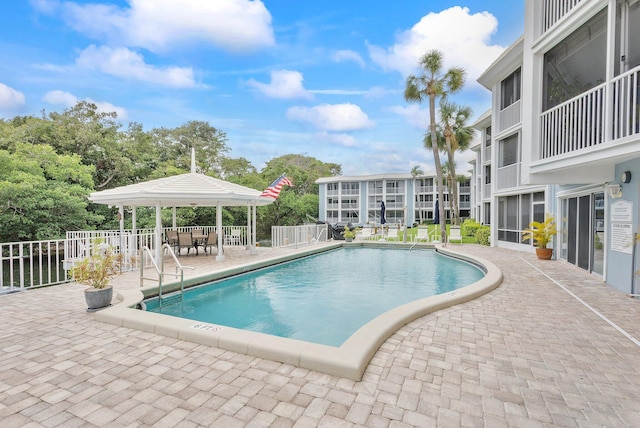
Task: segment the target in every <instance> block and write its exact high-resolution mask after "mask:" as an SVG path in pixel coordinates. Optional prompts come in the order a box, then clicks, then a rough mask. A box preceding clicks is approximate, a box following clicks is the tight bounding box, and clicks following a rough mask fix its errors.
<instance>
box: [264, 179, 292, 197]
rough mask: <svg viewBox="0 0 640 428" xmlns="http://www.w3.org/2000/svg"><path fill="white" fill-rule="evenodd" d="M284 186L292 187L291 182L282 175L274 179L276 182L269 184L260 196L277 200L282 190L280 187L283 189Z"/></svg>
mask: <svg viewBox="0 0 640 428" xmlns="http://www.w3.org/2000/svg"><path fill="white" fill-rule="evenodd" d="M285 184H286V185H287V186H290V187H293V183H292V182H291V180H289V179H288V178H287V177H285V176H284V174H282V175H281V176H280V177H278V178H276V181H274V182H273V183H271V185H270V186H269V187H267V188H266V189H264V192H262V193H261V194H260V196H264V197H267V198H273V199H278V196H280V191H281V190H282V187H284V185H285Z"/></svg>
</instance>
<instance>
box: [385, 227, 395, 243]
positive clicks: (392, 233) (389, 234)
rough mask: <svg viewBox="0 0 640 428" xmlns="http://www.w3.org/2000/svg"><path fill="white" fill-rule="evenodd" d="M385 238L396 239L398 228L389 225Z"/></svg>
mask: <svg viewBox="0 0 640 428" xmlns="http://www.w3.org/2000/svg"><path fill="white" fill-rule="evenodd" d="M386 239H389V240H392V241H395V240H397V239H398V228H396V227H390V228H389V229H388V230H387V236H386Z"/></svg>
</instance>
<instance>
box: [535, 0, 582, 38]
mask: <svg viewBox="0 0 640 428" xmlns="http://www.w3.org/2000/svg"><path fill="white" fill-rule="evenodd" d="M580 1H581V0H544V1H543V4H542V33H543V34H544V33H545V32H546V31H547V30H549V28H551V27H553V26H554V25H555V23H556V22H558V21H560V19H562V18H563V17H564V16H565V15H566V14H567V13H569V11H570V10H571V9H573V8H574V6H575V5H577V4H578V3H580Z"/></svg>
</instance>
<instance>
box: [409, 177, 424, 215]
mask: <svg viewBox="0 0 640 428" xmlns="http://www.w3.org/2000/svg"><path fill="white" fill-rule="evenodd" d="M423 174H424V172H422V170H421V169H420V167H419V166H417V165H416V166H414V167H413V168H411V176H412V177H413V200H414V202H415V203H416V207H418V218H419V219H420V224H422V210H421V209H420V206H419V205H420V204H419V203H418V190H417V189H416V177H417V176H419V175H423ZM414 213H415V211H414ZM414 220H415V218H414ZM412 223H413V222H412Z"/></svg>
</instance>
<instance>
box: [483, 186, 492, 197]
mask: <svg viewBox="0 0 640 428" xmlns="http://www.w3.org/2000/svg"><path fill="white" fill-rule="evenodd" d="M483 190H484V192H482V199H489V198H490V197H491V183H488V184H485V185H484V189H483Z"/></svg>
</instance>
